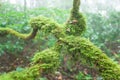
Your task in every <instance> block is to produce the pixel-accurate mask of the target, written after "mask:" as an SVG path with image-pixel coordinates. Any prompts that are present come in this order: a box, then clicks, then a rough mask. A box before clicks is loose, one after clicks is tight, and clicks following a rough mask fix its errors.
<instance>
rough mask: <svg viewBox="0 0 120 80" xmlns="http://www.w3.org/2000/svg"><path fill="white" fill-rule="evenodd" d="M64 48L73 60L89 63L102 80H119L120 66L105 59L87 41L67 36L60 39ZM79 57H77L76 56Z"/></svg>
mask: <svg viewBox="0 0 120 80" xmlns="http://www.w3.org/2000/svg"><path fill="white" fill-rule="evenodd" d="M59 45H63V47H66V48H67V50H68V53H69V54H70V55H74V57H73V58H75V59H76V58H77V60H78V59H81V58H82V59H83V60H86V61H89V62H88V63H87V64H90V63H91V64H94V66H95V67H96V69H97V70H98V72H99V74H100V75H101V76H102V77H103V79H104V80H120V66H119V65H118V64H117V63H115V62H114V61H113V60H111V59H110V58H109V57H107V55H106V54H104V53H103V52H102V51H101V50H100V49H99V48H97V47H96V46H94V45H93V44H92V43H91V42H90V41H89V40H87V39H85V38H80V37H74V36H69V37H66V38H63V39H61V44H59ZM62 49H63V48H62ZM78 55H79V56H78Z"/></svg>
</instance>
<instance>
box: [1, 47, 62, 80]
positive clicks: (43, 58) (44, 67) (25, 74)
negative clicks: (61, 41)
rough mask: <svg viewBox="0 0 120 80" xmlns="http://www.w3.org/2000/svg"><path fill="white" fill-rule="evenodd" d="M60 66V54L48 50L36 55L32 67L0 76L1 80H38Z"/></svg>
mask: <svg viewBox="0 0 120 80" xmlns="http://www.w3.org/2000/svg"><path fill="white" fill-rule="evenodd" d="M59 64H60V63H59V55H58V53H57V52H56V51H54V50H52V49H47V50H45V51H42V52H39V53H36V54H35V55H34V57H33V62H32V65H31V67H29V68H25V69H24V70H22V71H13V72H10V73H7V74H3V75H0V80H36V79H37V78H39V77H40V75H41V73H43V72H47V73H52V72H54V71H55V70H56V69H57V68H58V67H59Z"/></svg>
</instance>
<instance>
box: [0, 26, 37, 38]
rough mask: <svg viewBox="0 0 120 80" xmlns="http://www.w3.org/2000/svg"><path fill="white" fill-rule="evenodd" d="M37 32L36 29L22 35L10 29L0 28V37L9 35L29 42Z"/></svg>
mask: <svg viewBox="0 0 120 80" xmlns="http://www.w3.org/2000/svg"><path fill="white" fill-rule="evenodd" d="M37 31H38V29H33V30H32V32H31V33H28V34H23V33H19V32H17V31H15V30H13V29H10V28H0V36H5V35H7V34H11V35H14V36H16V37H18V38H21V39H24V40H30V39H33V38H34V37H35V36H36V33H37Z"/></svg>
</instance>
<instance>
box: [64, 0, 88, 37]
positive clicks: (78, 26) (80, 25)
mask: <svg viewBox="0 0 120 80" xmlns="http://www.w3.org/2000/svg"><path fill="white" fill-rule="evenodd" d="M79 6H80V0H74V1H73V8H72V10H71V14H70V18H69V19H68V21H67V23H66V33H67V34H69V35H74V36H80V35H81V34H82V33H83V32H84V31H85V30H86V20H85V17H84V16H83V14H82V13H80V12H79Z"/></svg>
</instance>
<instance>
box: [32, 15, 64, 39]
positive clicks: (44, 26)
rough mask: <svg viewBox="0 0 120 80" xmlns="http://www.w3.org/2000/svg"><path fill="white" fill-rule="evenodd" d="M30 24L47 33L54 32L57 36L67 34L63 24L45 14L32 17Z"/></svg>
mask: <svg viewBox="0 0 120 80" xmlns="http://www.w3.org/2000/svg"><path fill="white" fill-rule="evenodd" d="M30 24H31V27H32V28H38V29H39V30H41V31H42V32H43V33H45V34H46V35H48V34H50V33H53V34H54V35H55V36H56V37H57V38H58V37H63V36H64V35H65V34H64V28H63V27H62V26H63V25H60V24H58V23H57V22H55V21H54V20H52V19H49V18H46V17H44V16H38V17H35V18H32V19H31V20H30Z"/></svg>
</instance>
